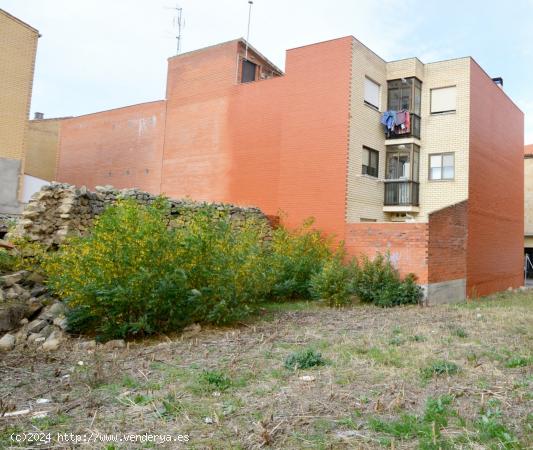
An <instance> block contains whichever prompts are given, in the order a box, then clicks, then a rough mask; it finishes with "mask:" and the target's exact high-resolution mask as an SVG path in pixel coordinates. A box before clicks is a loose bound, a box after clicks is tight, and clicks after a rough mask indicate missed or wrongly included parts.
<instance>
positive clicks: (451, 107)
mask: <svg viewBox="0 0 533 450" xmlns="http://www.w3.org/2000/svg"><path fill="white" fill-rule="evenodd" d="M452 89H453V101H452V100H451V98H450V99H448V100H445V99H442V98H440V99H438V100H439V102H440V103H442V104H443V106H434V105H435V103H437V102H435V98H434V95H437V93H439V94H440V95H441V96H442V95H443V94H445V93H446V92H448V91H450V90H452ZM429 110H430V113H431V114H445V113H454V112H455V111H456V110H457V86H444V87H439V88H433V89H431V90H430V109H429Z"/></svg>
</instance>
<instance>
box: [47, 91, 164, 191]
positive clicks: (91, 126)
mask: <svg viewBox="0 0 533 450" xmlns="http://www.w3.org/2000/svg"><path fill="white" fill-rule="evenodd" d="M164 128H165V102H164V101H157V102H150V103H142V104H140V105H133V106H128V107H126V108H118V109H113V110H110V111H104V112H101V113H97V114H88V115H85V116H80V117H74V118H71V119H65V120H63V121H61V133H60V149H61V151H60V153H59V158H58V168H57V173H58V175H57V177H58V179H59V180H61V181H62V182H66V183H71V184H75V185H78V186H81V185H86V186H87V187H89V188H91V189H92V188H94V187H95V186H98V185H102V186H103V185H113V186H115V187H119V188H126V187H138V188H140V189H142V190H145V191H148V192H152V193H154V194H158V193H159V192H160V185H161V158H162V151H163V138H164V135H163V133H164Z"/></svg>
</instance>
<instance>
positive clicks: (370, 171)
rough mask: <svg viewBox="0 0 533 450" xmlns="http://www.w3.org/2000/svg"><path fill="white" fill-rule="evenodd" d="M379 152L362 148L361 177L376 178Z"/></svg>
mask: <svg viewBox="0 0 533 450" xmlns="http://www.w3.org/2000/svg"><path fill="white" fill-rule="evenodd" d="M378 166H379V152H377V151H376V150H372V149H371V148H368V147H363V175H370V176H371V177H376V178H377V176H378Z"/></svg>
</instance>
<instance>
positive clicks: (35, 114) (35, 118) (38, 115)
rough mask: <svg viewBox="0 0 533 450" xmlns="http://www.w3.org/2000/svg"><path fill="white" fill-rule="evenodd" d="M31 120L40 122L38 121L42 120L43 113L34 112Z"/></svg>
mask: <svg viewBox="0 0 533 450" xmlns="http://www.w3.org/2000/svg"><path fill="white" fill-rule="evenodd" d="M33 114H34V115H33V119H34V120H40V119H44V113H42V112H36V113H33Z"/></svg>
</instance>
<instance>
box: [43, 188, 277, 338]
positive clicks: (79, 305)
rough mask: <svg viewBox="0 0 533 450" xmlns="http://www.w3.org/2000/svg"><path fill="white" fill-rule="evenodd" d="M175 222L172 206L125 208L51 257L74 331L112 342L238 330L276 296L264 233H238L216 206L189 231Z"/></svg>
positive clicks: (252, 229)
mask: <svg viewBox="0 0 533 450" xmlns="http://www.w3.org/2000/svg"><path fill="white" fill-rule="evenodd" d="M215 216H216V217H215ZM168 222H169V221H168V204H167V201H166V200H165V199H162V198H161V199H159V200H158V201H156V202H155V203H154V204H153V205H151V206H140V205H138V204H136V203H135V202H133V201H122V202H120V203H119V204H117V205H116V206H113V207H110V208H108V209H107V210H106V211H105V212H104V214H102V216H101V217H100V218H99V219H98V220H97V221H96V222H95V224H94V227H93V229H92V231H91V233H90V235H88V236H86V237H74V238H70V239H69V240H68V241H67V242H66V243H65V244H64V245H63V246H62V247H61V248H60V249H59V251H58V252H56V253H54V254H51V255H49V257H48V258H47V259H46V261H45V262H44V269H45V270H46V273H47V275H48V277H49V280H48V283H49V286H50V288H51V289H52V290H53V292H55V293H56V294H57V295H59V296H60V297H62V298H63V299H65V301H66V302H67V303H68V305H69V307H70V313H69V317H68V319H69V327H70V329H71V330H72V331H77V332H93V333H96V334H97V335H98V336H99V337H101V338H102V339H109V338H116V337H127V336H133V335H145V334H151V333H157V332H165V331H173V330H179V329H181V328H183V327H184V326H186V325H188V324H190V323H194V322H208V323H224V322H230V321H234V320H238V319H240V318H242V317H244V316H245V315H246V314H248V313H249V312H250V311H252V310H253V309H254V307H255V306H256V305H257V304H258V303H259V302H260V301H261V300H262V299H263V298H264V297H265V296H266V293H267V291H268V289H269V286H270V284H271V283H270V282H269V277H271V271H270V270H269V268H268V267H266V264H265V261H266V260H265V258H264V257H263V254H264V246H263V239H262V235H263V233H264V228H263V226H264V225H262V224H260V223H258V222H253V221H248V222H246V223H245V224H243V225H242V226H241V227H239V228H236V227H235V226H234V225H233V224H232V223H231V221H230V220H229V217H228V215H227V213H221V212H220V211H216V210H215V209H214V208H211V207H209V206H206V207H205V208H203V209H202V210H200V211H199V212H198V213H196V214H194V215H193V216H191V218H190V220H189V221H188V223H187V226H180V227H169V226H168Z"/></svg>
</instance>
